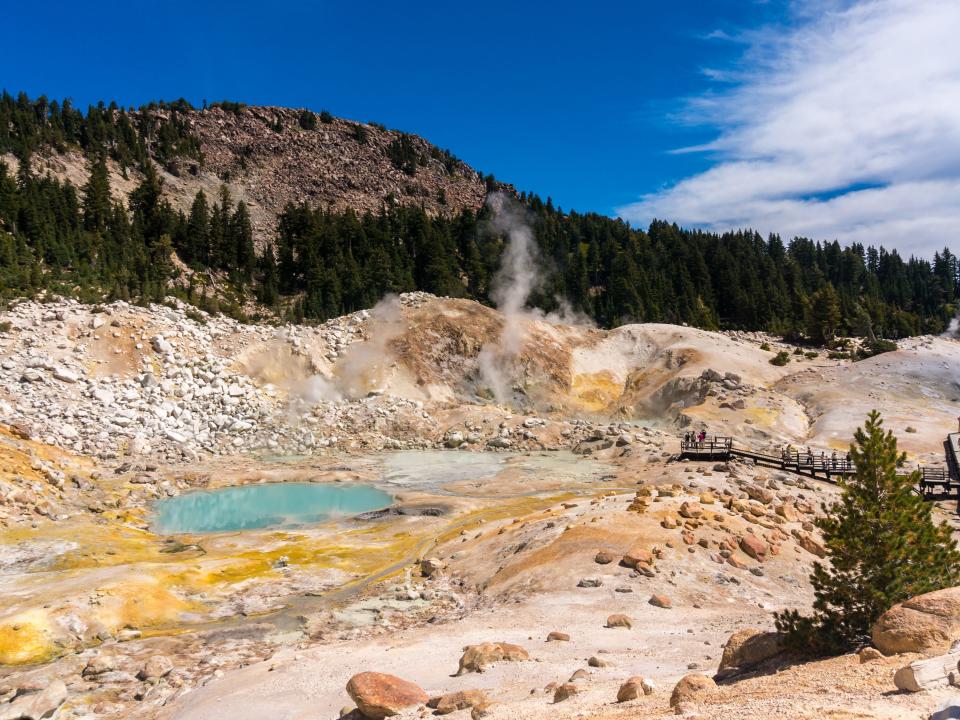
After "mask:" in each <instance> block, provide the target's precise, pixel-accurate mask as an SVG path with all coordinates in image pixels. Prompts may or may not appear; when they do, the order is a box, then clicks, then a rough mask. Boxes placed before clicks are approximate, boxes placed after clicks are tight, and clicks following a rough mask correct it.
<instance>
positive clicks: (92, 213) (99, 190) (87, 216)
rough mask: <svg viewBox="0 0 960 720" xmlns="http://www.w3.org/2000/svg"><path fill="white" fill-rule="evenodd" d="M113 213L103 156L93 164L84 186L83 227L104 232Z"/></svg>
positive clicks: (108, 180)
mask: <svg viewBox="0 0 960 720" xmlns="http://www.w3.org/2000/svg"><path fill="white" fill-rule="evenodd" d="M112 214H113V201H112V199H111V197H110V179H109V177H108V175H107V164H106V163H105V162H104V160H103V158H102V157H101V158H98V159H97V160H96V161H95V162H94V163H93V164H92V165H91V167H90V178H89V179H88V180H87V184H86V185H84V186H83V227H84V229H85V230H89V231H91V232H97V233H102V232H104V231H105V230H106V229H107V225H108V224H109V222H110V216H111V215H112Z"/></svg>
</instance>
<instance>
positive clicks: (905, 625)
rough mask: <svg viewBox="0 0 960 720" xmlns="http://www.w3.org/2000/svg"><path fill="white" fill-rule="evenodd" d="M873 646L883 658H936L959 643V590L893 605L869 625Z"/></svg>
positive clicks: (954, 589)
mask: <svg viewBox="0 0 960 720" xmlns="http://www.w3.org/2000/svg"><path fill="white" fill-rule="evenodd" d="M870 635H871V637H872V638H873V645H874V647H876V648H877V649H878V650H879V651H880V652H882V653H883V654H884V655H895V654H898V653H906V652H919V653H924V654H926V655H940V654H942V653H945V652H947V651H948V650H949V649H950V646H951V645H952V644H953V643H954V641H956V640H958V639H960V587H952V588H945V589H944V590H936V591H934V592H930V593H926V594H924V595H918V596H916V597H913V598H910V599H909V600H906V601H904V602H902V603H898V604H897V605H894V606H893V607H892V608H890V609H889V610H887V612H885V613H884V614H883V615H881V616H880V617H879V618H878V619H877V621H876V622H875V623H874V624H873V628H872V629H871V632H870Z"/></svg>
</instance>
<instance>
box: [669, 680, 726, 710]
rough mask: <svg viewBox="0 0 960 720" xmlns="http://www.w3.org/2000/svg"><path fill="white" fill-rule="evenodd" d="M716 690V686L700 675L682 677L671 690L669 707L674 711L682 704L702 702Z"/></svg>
mask: <svg viewBox="0 0 960 720" xmlns="http://www.w3.org/2000/svg"><path fill="white" fill-rule="evenodd" d="M716 689H717V684H716V683H715V682H714V681H713V680H712V679H711V678H708V677H707V676H706V675H701V674H700V673H691V674H690V675H684V676H683V677H682V678H681V679H680V682H678V683H677V684H676V686H675V687H674V688H673V693H672V694H671V695H670V707H672V708H674V709H676V708H678V707H679V706H680V705H682V704H686V703H698V702H702V701H703V700H704V699H706V698H708V697H709V696H710V695H711V694H713V692H714V691H715V690H716Z"/></svg>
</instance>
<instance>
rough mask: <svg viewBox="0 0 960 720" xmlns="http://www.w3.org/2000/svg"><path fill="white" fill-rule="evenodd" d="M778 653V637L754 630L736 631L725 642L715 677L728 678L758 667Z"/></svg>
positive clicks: (774, 634) (775, 634) (776, 634)
mask: <svg viewBox="0 0 960 720" xmlns="http://www.w3.org/2000/svg"><path fill="white" fill-rule="evenodd" d="M779 652H780V635H779V633H775V632H763V631H762V630H756V629H754V628H744V629H743V630H737V631H736V632H735V633H733V635H731V636H730V637H729V639H728V640H727V644H726V645H725V646H724V648H723V657H721V658H720V667H719V668H718V669H717V677H730V676H731V675H736V674H737V673H739V672H743V671H745V670H748V669H750V668H751V667H754V666H756V665H759V664H760V663H762V662H763V661H764V660H769V659H770V658H772V657H774V656H775V655H777V654H778V653H779Z"/></svg>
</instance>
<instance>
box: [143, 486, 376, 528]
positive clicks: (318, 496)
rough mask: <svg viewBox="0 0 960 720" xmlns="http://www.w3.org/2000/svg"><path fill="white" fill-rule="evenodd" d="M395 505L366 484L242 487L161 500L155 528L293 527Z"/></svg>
mask: <svg viewBox="0 0 960 720" xmlns="http://www.w3.org/2000/svg"><path fill="white" fill-rule="evenodd" d="M392 502H393V498H391V497H390V496H389V495H388V494H387V493H385V492H383V491H382V490H377V489H376V488H373V487H369V486H366V485H319V484H313V483H266V484H262V485H244V486H241V487H228V488H222V489H220V490H210V491H204V492H193V493H188V494H186V495H181V496H179V497H174V498H168V499H166V500H161V501H159V502H158V503H157V504H156V506H155V508H154V510H155V517H154V530H155V531H156V532H158V533H161V534H173V533H206V532H224V531H230V530H253V529H256V528H265V527H293V526H297V525H305V524H308V523H316V522H322V521H323V520H328V519H329V518H331V517H336V516H349V515H356V514H357V513H362V512H366V511H368V510H378V509H380V508H383V507H386V506H388V505H390V504H391V503H392Z"/></svg>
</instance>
